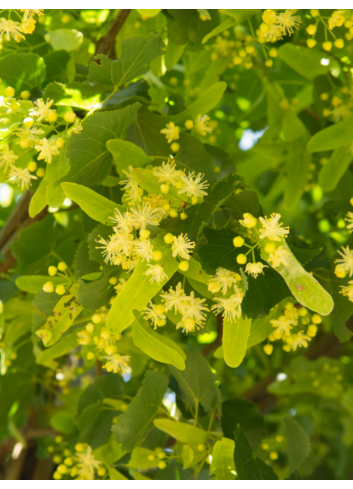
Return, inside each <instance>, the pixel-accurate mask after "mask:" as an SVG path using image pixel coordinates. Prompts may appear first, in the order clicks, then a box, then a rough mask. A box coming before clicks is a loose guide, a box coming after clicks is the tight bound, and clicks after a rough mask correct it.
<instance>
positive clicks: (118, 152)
mask: <svg viewBox="0 0 353 489" xmlns="http://www.w3.org/2000/svg"><path fill="white" fill-rule="evenodd" d="M107 148H108V150H109V151H110V152H111V153H112V155H113V158H114V161H115V164H116V168H117V170H118V172H120V173H121V172H122V170H125V171H129V167H130V166H132V167H133V168H142V167H143V166H145V165H147V164H148V163H150V162H151V161H153V159H152V158H150V157H149V156H147V155H146V153H145V152H144V151H143V150H142V149H141V148H139V147H138V146H136V144H133V143H130V142H129V141H123V140H122V139H112V140H111V141H107ZM122 176H124V174H122Z"/></svg>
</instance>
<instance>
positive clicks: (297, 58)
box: [278, 42, 329, 80]
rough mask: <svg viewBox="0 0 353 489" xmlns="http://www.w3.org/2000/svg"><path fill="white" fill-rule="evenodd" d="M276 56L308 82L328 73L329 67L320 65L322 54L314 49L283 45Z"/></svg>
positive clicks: (288, 44)
mask: <svg viewBox="0 0 353 489" xmlns="http://www.w3.org/2000/svg"><path fill="white" fill-rule="evenodd" d="M278 56H279V57H280V58H281V59H283V61H284V62H285V63H287V65H288V66H290V67H291V68H293V70H295V71H297V72H298V73H300V74H301V75H303V76H305V78H308V79H309V80H312V79H313V78H316V77H317V76H320V75H324V74H325V73H327V72H328V70H329V67H328V66H327V65H322V64H321V60H322V53H321V52H320V51H317V50H316V49H310V48H306V47H302V46H294V45H293V44H292V43H289V42H287V43H285V44H283V45H282V46H281V47H280V48H279V50H278Z"/></svg>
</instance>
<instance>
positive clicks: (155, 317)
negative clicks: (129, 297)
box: [142, 302, 167, 329]
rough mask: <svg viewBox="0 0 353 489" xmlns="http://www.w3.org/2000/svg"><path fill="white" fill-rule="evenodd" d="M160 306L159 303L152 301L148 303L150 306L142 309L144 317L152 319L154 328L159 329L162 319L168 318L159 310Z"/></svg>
mask: <svg viewBox="0 0 353 489" xmlns="http://www.w3.org/2000/svg"><path fill="white" fill-rule="evenodd" d="M159 308H160V305H159V304H153V302H150V303H149V304H148V307H146V308H145V309H143V311H142V313H143V317H144V318H145V319H146V320H149V321H152V323H153V326H154V329H157V326H158V323H159V322H160V321H165V320H166V319H167V317H166V315H165V314H163V313H161V312H159ZM164 324H165V323H164Z"/></svg>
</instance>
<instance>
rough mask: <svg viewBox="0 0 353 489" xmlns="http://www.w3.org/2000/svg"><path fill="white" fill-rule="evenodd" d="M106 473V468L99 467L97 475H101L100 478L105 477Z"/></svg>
mask: <svg viewBox="0 0 353 489" xmlns="http://www.w3.org/2000/svg"><path fill="white" fill-rule="evenodd" d="M106 473H107V471H106V470H105V468H104V467H99V469H98V470H97V474H98V475H99V477H103V476H104V475H105V474H106Z"/></svg>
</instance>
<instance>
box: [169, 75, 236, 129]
mask: <svg viewBox="0 0 353 489" xmlns="http://www.w3.org/2000/svg"><path fill="white" fill-rule="evenodd" d="M226 88H227V84H226V83H225V82H218V83H215V84H214V85H212V86H211V87H210V88H208V89H207V90H205V91H204V92H203V93H202V94H201V95H200V96H199V98H198V99H196V100H195V102H193V103H192V104H190V105H189V106H188V108H187V109H186V110H184V111H183V112H180V113H179V114H177V115H174V116H171V117H170V120H171V121H173V122H174V123H175V124H176V125H178V124H180V125H183V124H184V123H185V121H187V120H189V119H191V120H195V119H196V118H197V117H198V116H199V115H204V114H207V112H209V111H210V110H211V109H213V107H215V106H216V105H217V104H218V102H219V101H220V100H221V98H222V95H223V93H224V91H225V89H226Z"/></svg>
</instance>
